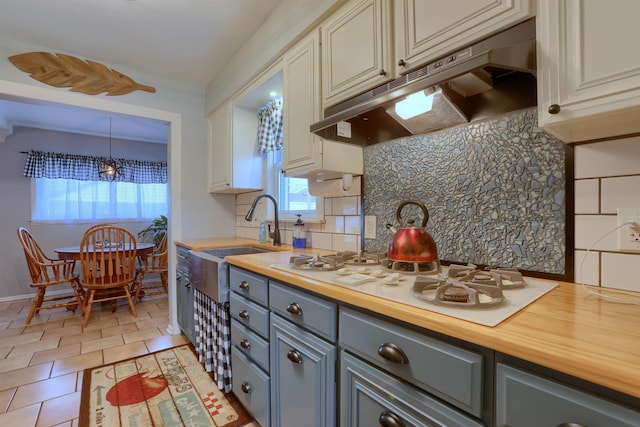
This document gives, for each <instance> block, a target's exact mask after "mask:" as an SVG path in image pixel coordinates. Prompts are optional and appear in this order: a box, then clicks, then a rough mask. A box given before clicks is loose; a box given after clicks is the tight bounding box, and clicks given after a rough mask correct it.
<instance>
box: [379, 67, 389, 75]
mask: <svg viewBox="0 0 640 427" xmlns="http://www.w3.org/2000/svg"><path fill="white" fill-rule="evenodd" d="M378 74H380V75H381V76H386V75H387V72H386V71H385V70H384V68H383V69H382V70H380V72H379V73H378Z"/></svg>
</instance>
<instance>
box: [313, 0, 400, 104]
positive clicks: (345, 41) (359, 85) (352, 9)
mask: <svg viewBox="0 0 640 427" xmlns="http://www.w3.org/2000/svg"><path fill="white" fill-rule="evenodd" d="M391 24H392V23H391V2H390V0H357V1H350V2H348V3H347V4H345V5H344V6H343V7H342V8H341V9H340V10H338V11H337V12H336V13H334V14H333V15H332V16H331V17H330V18H329V19H328V20H327V21H326V22H325V23H324V24H323V25H322V27H321V30H322V72H323V74H322V96H323V108H326V107H328V106H330V105H333V104H336V103H337V102H339V101H342V100H345V99H347V98H350V97H352V96H354V95H357V94H359V93H361V92H364V91H366V90H368V89H370V88H372V87H375V86H378V85H380V84H382V83H385V82H387V81H389V80H392V79H393V78H394V77H395V76H394V74H393V66H392V63H393V53H392V52H391V50H392V46H391V42H390V40H391Z"/></svg>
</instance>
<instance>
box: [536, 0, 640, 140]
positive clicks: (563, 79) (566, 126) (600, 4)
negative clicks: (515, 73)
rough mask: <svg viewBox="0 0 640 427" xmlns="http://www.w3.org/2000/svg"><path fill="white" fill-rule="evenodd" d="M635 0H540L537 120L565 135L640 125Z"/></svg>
mask: <svg viewBox="0 0 640 427" xmlns="http://www.w3.org/2000/svg"><path fill="white" fill-rule="evenodd" d="M639 16H640V2H639V1H637V0H616V1H615V2H607V1H580V0H564V1H557V0H538V13H537V19H536V22H537V38H538V124H539V126H540V127H542V128H543V129H545V130H546V131H548V132H549V133H552V134H554V135H555V136H557V137H558V138H559V139H561V140H562V141H564V142H567V143H569V142H577V141H586V140H591V139H598V138H607V137H612V136H618V135H624V134H630V133H636V132H640V120H638V118H639V117H640V54H638V48H637V46H636V45H635V44H636V43H638V40H640V25H639V24H638V17H639Z"/></svg>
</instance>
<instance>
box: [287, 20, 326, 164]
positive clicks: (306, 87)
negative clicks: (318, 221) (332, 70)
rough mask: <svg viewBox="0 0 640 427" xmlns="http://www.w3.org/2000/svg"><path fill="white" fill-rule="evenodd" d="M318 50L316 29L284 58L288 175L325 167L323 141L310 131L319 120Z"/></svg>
mask: <svg viewBox="0 0 640 427" xmlns="http://www.w3.org/2000/svg"><path fill="white" fill-rule="evenodd" d="M319 49H320V46H319V43H318V33H317V30H315V31H312V32H311V34H310V35H309V36H307V37H306V38H305V39H304V40H302V41H301V42H299V43H298V44H297V45H296V46H294V47H293V48H292V49H290V50H289V51H287V53H286V54H285V55H284V69H283V79H284V88H283V101H284V102H283V124H284V153H283V154H284V159H283V160H284V165H283V169H284V172H285V174H286V175H288V176H289V175H295V174H296V173H297V172H300V171H303V172H304V171H306V170H309V169H317V168H320V167H321V164H322V140H321V138H320V137H318V136H316V135H315V134H313V133H311V132H309V126H310V125H311V123H314V122H316V121H318V120H319V118H320V75H319V73H318V72H317V71H318V70H319V69H320V64H319V59H320V52H319Z"/></svg>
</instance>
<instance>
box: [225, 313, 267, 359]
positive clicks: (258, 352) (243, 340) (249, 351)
mask: <svg viewBox="0 0 640 427" xmlns="http://www.w3.org/2000/svg"><path fill="white" fill-rule="evenodd" d="M231 343H232V344H233V345H234V346H235V347H234V349H233V350H234V351H240V352H242V353H243V354H245V355H246V356H247V357H249V358H250V359H251V360H253V361H254V362H256V363H257V364H258V365H260V367H261V368H262V369H264V370H265V371H266V372H269V342H268V341H267V340H265V339H264V338H262V337H260V336H259V335H258V334H256V333H255V332H252V331H251V330H250V329H249V328H247V327H245V326H243V325H241V324H240V323H239V322H238V321H237V319H231Z"/></svg>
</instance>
